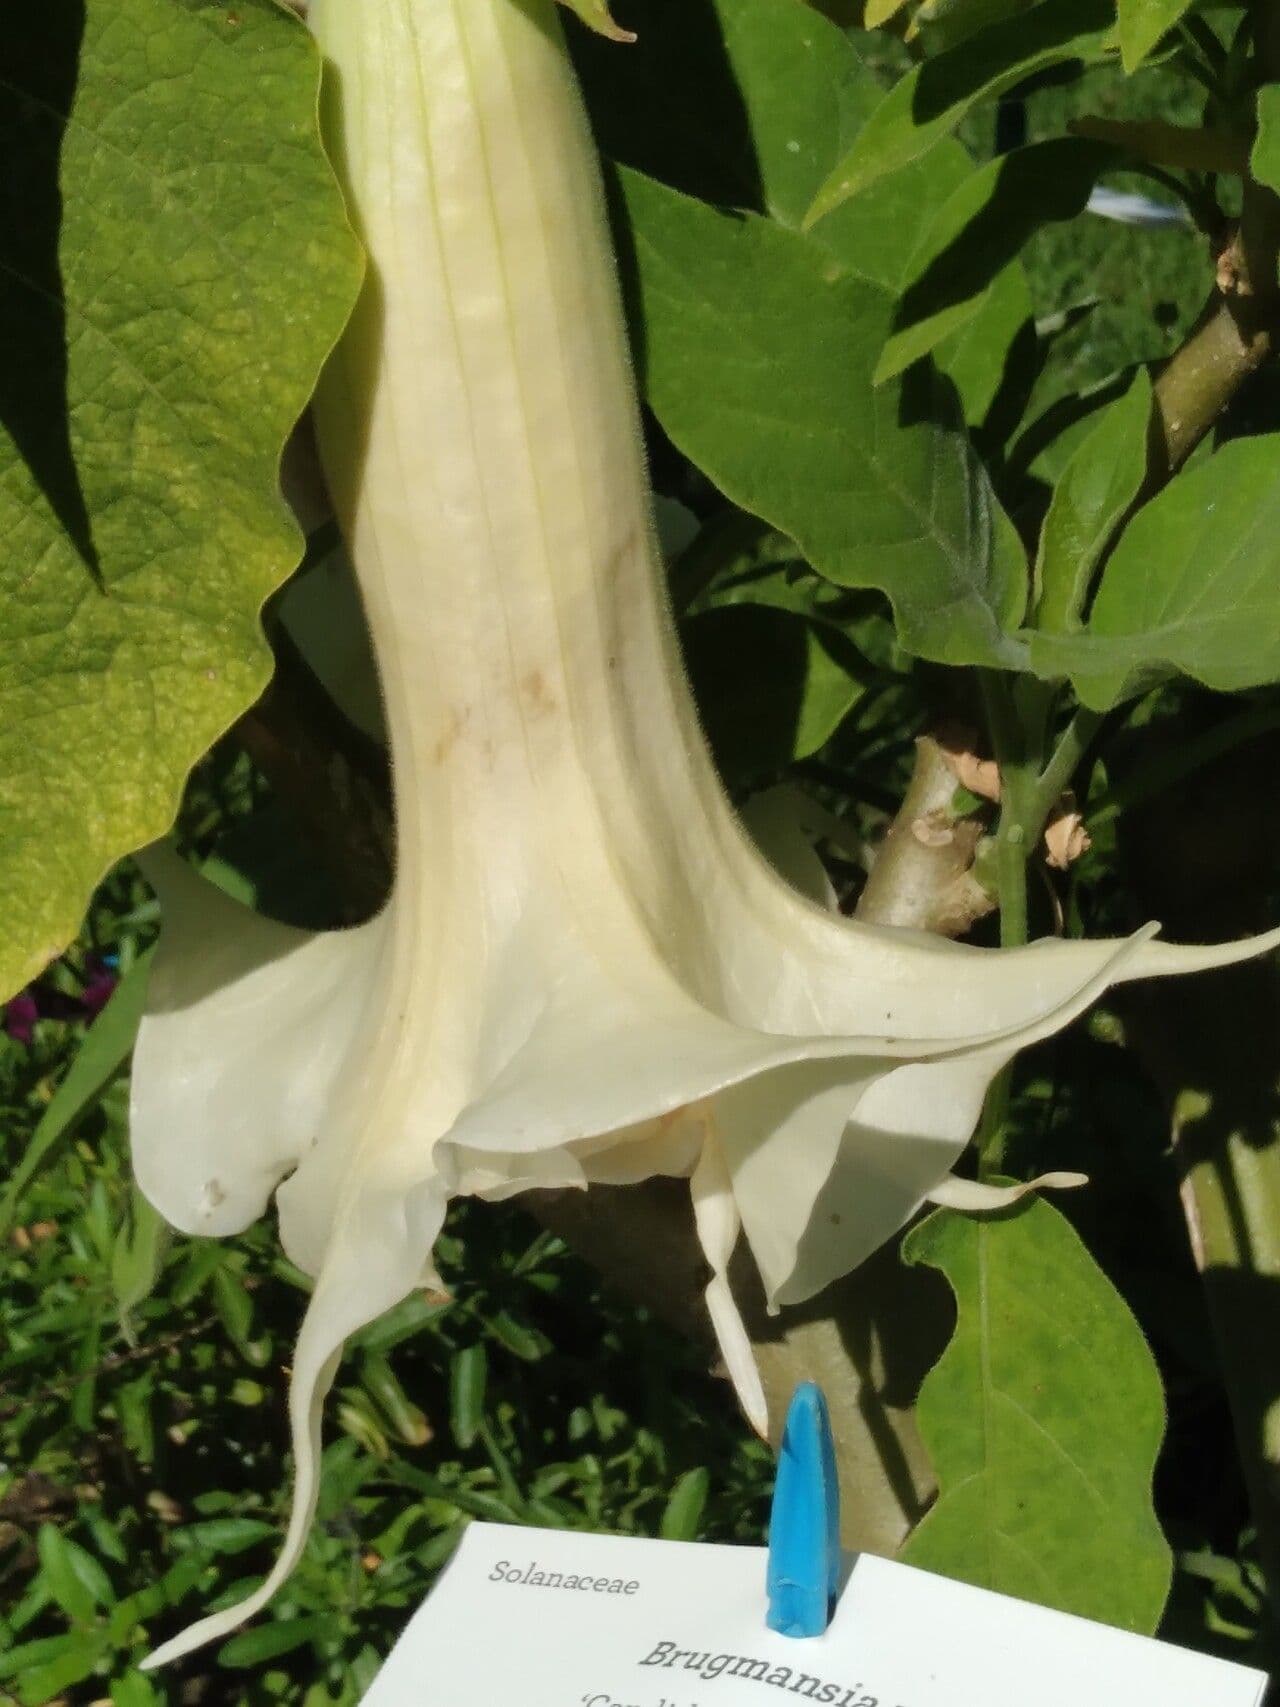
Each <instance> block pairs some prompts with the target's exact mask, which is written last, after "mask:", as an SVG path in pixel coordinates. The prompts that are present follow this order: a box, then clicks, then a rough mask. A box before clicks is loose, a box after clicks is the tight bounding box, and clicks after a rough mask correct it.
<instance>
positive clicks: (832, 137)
mask: <svg viewBox="0 0 1280 1707" xmlns="http://www.w3.org/2000/svg"><path fill="white" fill-rule="evenodd" d="M616 11H617V13H618V16H619V17H620V18H625V19H626V21H627V22H629V23H630V24H632V25H633V26H634V27H635V28H636V29H637V31H638V32H639V40H638V42H637V43H636V45H635V46H634V47H631V48H628V50H627V51H626V53H619V52H617V51H616V50H614V49H611V48H610V47H609V45H608V44H607V43H605V42H601V41H598V40H596V39H595V38H593V37H590V36H583V35H581V34H579V33H577V32H575V35H574V37H573V48H574V58H575V60H576V62H577V65H578V70H579V74H580V76H581V78H582V82H583V87H584V90H585V93H586V98H587V105H588V107H589V109H590V112H591V119H592V123H593V125H594V127H595V131H596V136H597V139H598V140H599V142H600V145H601V148H602V149H603V151H604V152H605V153H606V154H607V155H609V156H610V158H612V159H614V160H617V161H619V162H620V163H621V164H623V165H625V166H634V167H635V168H636V169H637V170H638V171H641V172H644V173H645V174H646V175H647V176H648V177H651V178H658V179H659V180H661V182H663V183H664V184H669V185H670V186H671V187H672V188H673V189H677V190H683V191H684V192H685V193H686V194H687V195H691V196H697V197H698V198H699V200H701V201H706V202H714V203H716V204H718V205H719V206H721V207H738V208H747V209H750V210H752V211H753V212H756V213H766V214H768V215H769V217H770V218H771V219H774V220H776V221H777V222H778V223H779V224H780V225H787V226H791V227H794V228H798V227H799V226H800V225H801V224H802V222H803V220H804V217H805V215H806V213H807V212H808V209H809V205H810V203H811V202H812V200H813V197H814V194H815V193H816V191H817V189H818V186H819V185H820V184H821V183H822V182H823V180H824V179H825V178H826V177H827V175H828V174H829V173H830V172H831V170H832V169H833V168H834V166H835V165H836V163H837V162H838V161H839V160H840V159H841V157H842V156H843V155H844V154H845V152H846V151H847V150H848V149H849V148H850V147H851V146H852V144H853V141H854V139H855V138H856V137H857V135H858V133H859V132H860V131H861V129H862V127H863V125H864V124H865V123H866V122H867V120H868V118H869V117H870V116H871V114H872V113H873V112H874V111H875V109H876V107H877V106H878V105H879V103H880V100H881V98H882V95H883V89H882V86H881V84H880V82H879V81H878V79H877V78H876V77H875V76H874V75H873V74H872V72H871V71H869V70H868V69H867V67H866V66H865V65H864V64H863V62H862V59H861V58H860V57H859V52H858V47H857V38H855V37H852V36H850V35H848V34H847V33H846V32H845V31H844V30H841V29H838V28H837V27H836V26H835V25H834V24H832V23H829V22H828V20H827V19H826V18H824V17H822V15H821V14H820V13H818V12H815V11H814V9H813V7H812V6H810V5H808V4H807V3H806V0H630V3H629V4H628V3H625V0H624V3H623V4H621V5H619V6H618V7H617V8H616ZM971 170H972V166H971V162H970V160H969V157H968V155H967V153H966V152H965V150H964V149H963V148H962V147H961V146H960V144H959V143H958V142H955V141H951V140H944V141H943V143H942V144H941V145H940V146H939V147H938V148H936V149H934V150H933V151H932V152H931V153H930V155H929V157H928V159H927V160H925V161H921V162H920V163H919V164H918V165H916V166H914V167H912V168H910V169H909V170H907V171H905V172H902V173H900V174H898V175H897V176H895V177H894V178H893V179H885V180H884V181H883V182H882V183H879V184H877V185H875V186H874V187H873V188H872V189H871V190H870V191H868V193H867V194H866V195H865V196H860V197H858V198H857V200H856V202H854V203H852V204H849V205H847V206H845V207H843V208H841V209H840V210H839V211H838V212H837V213H836V214H835V215H833V217H832V218H831V219H829V220H825V221H824V222H823V223H822V224H821V225H820V226H819V227H818V228H817V231H816V233H815V234H816V235H817V236H818V237H819V238H820V239H821V241H822V242H823V243H824V244H826V246H827V247H828V248H830V249H831V250H832V252H833V253H834V254H837V255H838V256H839V258H840V260H841V262H842V263H843V264H844V265H845V266H846V267H847V268H849V269H850V270H851V271H853V272H856V273H859V274H860V275H861V276H862V277H864V278H869V279H871V280H872V281H873V282H874V283H876V284H883V285H886V286H888V287H889V288H891V289H896V288H897V287H898V286H899V284H900V283H901V281H902V276H903V271H904V268H905V266H906V264H907V262H908V260H909V259H910V247H909V246H908V245H904V243H903V241H902V233H903V231H904V230H906V231H915V230H918V229H919V228H920V226H921V224H922V222H925V223H927V221H928V220H929V218H930V217H931V215H932V214H933V212H934V211H935V210H936V209H937V208H939V207H941V206H942V204H943V202H944V201H945V200H946V198H947V197H948V196H949V195H950V194H951V192H952V191H953V190H954V189H956V188H957V186H958V185H959V184H961V183H963V182H964V180H965V179H966V178H967V177H968V175H969V173H970V171H971Z"/></svg>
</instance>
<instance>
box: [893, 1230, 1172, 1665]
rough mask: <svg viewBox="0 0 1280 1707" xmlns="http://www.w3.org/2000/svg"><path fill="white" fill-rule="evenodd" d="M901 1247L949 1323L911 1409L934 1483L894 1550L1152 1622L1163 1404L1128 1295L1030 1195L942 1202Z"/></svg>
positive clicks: (1073, 1606) (1105, 1613)
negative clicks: (933, 1496)
mask: <svg viewBox="0 0 1280 1707" xmlns="http://www.w3.org/2000/svg"><path fill="white" fill-rule="evenodd" d="M903 1256H904V1258H905V1259H906V1261H908V1262H910V1263H926V1264H928V1265H929V1266H930V1267H932V1268H937V1269H941V1271H942V1272H943V1274H944V1275H945V1276H946V1278H947V1280H948V1282H949V1283H950V1286H951V1289H952V1291H953V1292H954V1293H955V1297H956V1312H957V1318H956V1330H955V1335H954V1337H953V1339H952V1341H951V1344H950V1345H949V1346H948V1347H947V1349H946V1351H945V1352H944V1353H943V1355H942V1358H941V1360H940V1361H939V1362H938V1364H937V1365H936V1366H935V1368H934V1369H933V1370H931V1371H930V1373H929V1375H928V1376H927V1377H926V1378H925V1382H924V1386H923V1388H922V1389H921V1393H920V1400H919V1404H918V1407H917V1416H918V1419H919V1423H920V1430H921V1433H922V1434H923V1436H924V1440H925V1444H926V1446H927V1447H928V1450H929V1454H930V1457H931V1459H932V1461H933V1466H934V1469H935V1471H936V1472H937V1476H938V1483H939V1488H940V1492H939V1495H938V1500H937V1503H936V1504H935V1505H934V1506H933V1507H932V1509H931V1510H930V1511H929V1512H928V1514H927V1515H926V1516H925V1518H924V1520H923V1521H922V1522H921V1523H920V1525H919V1526H918V1528H917V1529H916V1530H915V1531H914V1532H913V1534H912V1536H911V1538H910V1540H909V1541H908V1542H907V1544H906V1546H905V1548H904V1549H903V1551H902V1554H901V1557H902V1558H903V1559H904V1560H905V1561H906V1562H907V1563H908V1564H911V1565H918V1566H920V1567H922V1568H923V1569H925V1570H930V1571H937V1572H939V1573H940V1574H942V1575H943V1576H951V1577H958V1578H960V1579H961V1580H962V1581H965V1582H971V1583H976V1584H978V1585H979V1586H980V1587H982V1588H990V1589H995V1590H997V1591H998V1592H1000V1593H1002V1594H1011V1595H1015V1596H1016V1597H1017V1598H1018V1599H1020V1600H1035V1601H1038V1602H1040V1603H1041V1604H1042V1605H1044V1606H1052V1607H1056V1608H1058V1609H1059V1610H1060V1611H1063V1612H1073V1613H1077V1614H1078V1615H1079V1616H1081V1617H1084V1618H1094V1619H1097V1620H1099V1621H1100V1622H1102V1623H1105V1624H1118V1625H1120V1626H1121V1627H1122V1628H1124V1629H1127V1630H1137V1631H1142V1632H1146V1633H1149V1632H1151V1631H1153V1630H1154V1629H1155V1628H1156V1625H1157V1623H1158V1622H1159V1619H1160V1614H1161V1610H1162V1608H1163V1606H1164V1602H1165V1596H1166V1594H1167V1593H1168V1589H1169V1579H1170V1553H1169V1548H1168V1546H1167V1545H1166V1543H1165V1540H1164V1537H1163V1535H1162V1534H1161V1533H1160V1527H1159V1524H1158V1523H1157V1522H1156V1516H1155V1512H1154V1509H1153V1507H1152V1503H1151V1477H1152V1472H1153V1470H1154V1467H1155V1460H1156V1454H1157V1452H1158V1451H1159V1449H1160V1441H1161V1436H1162V1434H1163V1431H1164V1401H1163V1396H1162V1394H1161V1390H1160V1378H1159V1375H1158V1374H1157V1371H1156V1367H1155V1363H1154V1361H1153V1359H1152V1356H1151V1353H1150V1351H1149V1350H1148V1348H1147V1344H1146V1341H1145V1340H1144V1339H1143V1337H1142V1334H1141V1331H1140V1330H1139V1328H1138V1325H1137V1323H1136V1322H1135V1321H1134V1320H1133V1317H1132V1316H1131V1315H1130V1314H1129V1310H1128V1306H1127V1305H1126V1304H1125V1302H1124V1300H1123V1299H1122V1298H1121V1297H1120V1295H1119V1294H1118V1293H1117V1292H1116V1291H1115V1289H1114V1288H1113V1287H1112V1285H1111V1282H1110V1281H1109V1280H1108V1279H1107V1278H1106V1276H1105V1275H1104V1274H1103V1273H1102V1271H1101V1269H1099V1268H1098V1266H1097V1265H1096V1263H1095V1262H1094V1260H1093V1258H1092V1257H1091V1256H1090V1255H1089V1252H1088V1251H1087V1250H1086V1248H1085V1246H1084V1245H1083V1244H1082V1242H1081V1240H1080V1238H1079V1237H1078V1235H1077V1234H1076V1233H1075V1232H1074V1231H1073V1230H1072V1228H1071V1226H1070V1224H1069V1223H1068V1222H1067V1221H1066V1220H1065V1219H1064V1217H1063V1216H1061V1215H1060V1214H1059V1213H1058V1211H1057V1210H1056V1209H1052V1208H1050V1206H1049V1205H1048V1204H1047V1203H1044V1202H1039V1201H1037V1202H1032V1203H1029V1204H1024V1205H1021V1206H1020V1207H1019V1208H1018V1209H1017V1210H1015V1211H1013V1212H1010V1213H1006V1214H1002V1215H997V1216H975V1217H969V1216H963V1215H959V1214H957V1213H955V1212H953V1211H951V1210H945V1209H944V1210H939V1211H937V1212H936V1213H935V1214H933V1215H931V1216H929V1218H928V1219H927V1220H926V1221H923V1222H921V1224H920V1225H919V1226H918V1227H916V1228H914V1229H913V1230H912V1231H911V1232H910V1233H909V1234H908V1235H907V1237H906V1239H905V1240H904V1242H903Z"/></svg>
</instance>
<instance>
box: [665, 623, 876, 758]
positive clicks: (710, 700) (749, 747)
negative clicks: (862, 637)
mask: <svg viewBox="0 0 1280 1707" xmlns="http://www.w3.org/2000/svg"><path fill="white" fill-rule="evenodd" d="M682 640H683V642H684V649H685V663H686V665H687V666H688V670H689V677H690V680H691V682H692V684H693V691H694V697H695V698H696V700H697V702H698V709H699V714H700V717H701V721H702V727H703V729H704V730H705V732H706V735H707V739H708V740H709V741H710V743H711V747H712V751H713V752H714V753H715V756H716V763H717V765H718V766H719V767H720V769H721V772H722V774H723V775H724V776H726V777H728V778H729V779H730V780H731V781H732V782H734V783H740V782H746V781H748V780H750V779H751V778H752V777H754V776H757V775H760V774H762V773H767V772H771V771H776V770H780V769H782V768H783V767H784V766H785V765H787V764H789V763H790V762H791V761H792V760H793V759H805V758H808V757H809V756H810V755H811V754H813V753H816V752H817V751H818V749H819V747H822V746H824V745H825V744H826V742H827V741H829V740H830V739H831V736H832V735H833V734H834V733H835V731H836V730H837V728H838V727H839V726H840V724H841V723H842V722H843V721H844V719H845V717H846V715H847V714H848V713H849V712H850V711H851V710H852V709H853V707H854V706H855V705H856V704H857V703H858V701H859V700H860V699H861V698H862V696H863V694H864V693H865V692H866V682H865V680H860V679H859V678H860V676H862V675H864V674H865V665H864V664H863V661H862V660H861V659H860V658H859V656H858V653H857V652H856V651H855V649H854V648H853V647H851V646H850V645H849V643H848V642H847V641H846V640H845V639H844V637H843V636H842V635H841V634H840V633H839V632H838V631H837V630H834V629H831V628H828V627H827V626H826V625H825V624H822V623H817V622H810V621H808V620H806V618H805V617H803V616H797V615H793V614H791V613H790V612H787V611H780V610H776V609H769V608H767V607H765V606H763V605H748V604H734V605H728V606H725V607H723V608H721V609H719V610H709V611H701V612H699V613H698V614H697V615H695V616H692V617H690V618H689V619H688V620H687V621H686V622H685V623H684V625H683V628H682Z"/></svg>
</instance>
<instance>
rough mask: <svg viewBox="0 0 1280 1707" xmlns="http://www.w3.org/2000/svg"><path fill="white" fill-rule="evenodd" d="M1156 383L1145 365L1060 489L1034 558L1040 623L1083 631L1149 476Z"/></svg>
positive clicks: (1085, 445) (1074, 457) (1081, 448)
mask: <svg viewBox="0 0 1280 1707" xmlns="http://www.w3.org/2000/svg"><path fill="white" fill-rule="evenodd" d="M1151 398H1152V393H1151V381H1150V380H1149V379H1148V378H1147V373H1146V369H1145V368H1139V369H1138V371H1137V373H1136V374H1135V375H1134V378H1133V383H1132V384H1131V385H1130V387H1129V389H1128V391H1126V392H1125V394H1124V396H1123V397H1120V398H1117V399H1116V401H1115V402H1114V403H1113V404H1112V405H1111V406H1110V408H1108V409H1106V410H1105V411H1104V412H1103V414H1102V418H1101V419H1100V420H1099V422H1098V424H1097V425H1096V426H1095V427H1094V429H1093V431H1092V432H1091V433H1090V434H1089V436H1088V438H1086V439H1085V441H1084V443H1083V444H1081V445H1080V446H1079V448H1078V449H1077V450H1076V451H1075V452H1074V453H1073V455H1072V457H1071V460H1070V461H1069V462H1068V463H1067V466H1066V468H1065V469H1064V470H1063V473H1062V478H1061V479H1060V480H1059V481H1058V484H1057V485H1056V486H1055V487H1054V490H1053V497H1052V499H1051V500H1050V502H1049V509H1048V512H1047V514H1046V515H1045V518H1044V526H1043V528H1042V529H1041V532H1040V551H1039V555H1038V557H1037V559H1036V587H1037V604H1036V626H1037V627H1038V628H1043V629H1047V630H1052V631H1054V632H1058V633H1061V632H1064V631H1068V630H1071V629H1074V628H1078V627H1079V626H1080V621H1079V619H1080V616H1081V614H1082V612H1083V611H1084V607H1085V602H1086V600H1087V598H1088V595H1089V588H1090V585H1091V584H1092V581H1093V577H1094V573H1095V571H1096V570H1097V567H1098V564H1099V563H1100V562H1101V561H1102V556H1103V553H1104V552H1105V551H1106V549H1107V547H1108V545H1110V543H1111V541H1112V539H1113V538H1114V536H1115V532H1116V529H1117V528H1118V527H1119V526H1120V524H1121V522H1122V521H1123V520H1124V517H1125V512H1126V511H1127V510H1128V508H1129V506H1130V504H1132V503H1133V501H1134V500H1135V498H1136V497H1137V496H1138V493H1139V491H1140V490H1141V488H1142V482H1143V481H1144V480H1145V479H1146V474H1147V449H1148V445H1147V439H1148V432H1149V429H1150V424H1151Z"/></svg>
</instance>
